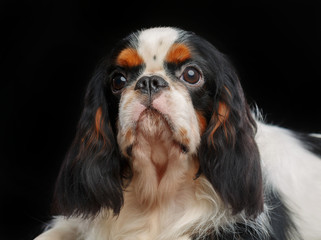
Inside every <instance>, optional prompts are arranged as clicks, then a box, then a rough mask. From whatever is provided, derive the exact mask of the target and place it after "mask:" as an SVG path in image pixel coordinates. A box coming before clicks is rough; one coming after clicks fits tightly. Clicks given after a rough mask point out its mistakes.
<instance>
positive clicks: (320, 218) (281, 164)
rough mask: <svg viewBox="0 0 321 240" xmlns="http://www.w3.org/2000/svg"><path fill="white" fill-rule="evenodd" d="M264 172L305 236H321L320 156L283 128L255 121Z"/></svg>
mask: <svg viewBox="0 0 321 240" xmlns="http://www.w3.org/2000/svg"><path fill="white" fill-rule="evenodd" d="M256 141H257V144H258V147H259V151H260V155H261V159H262V168H263V173H264V174H265V177H266V180H267V181H268V185H270V186H272V187H273V188H274V189H275V190H276V191H277V192H279V193H280V194H281V197H282V198H283V199H284V201H285V202H286V204H287V206H288V207H289V209H290V212H291V213H292V216H291V217H292V218H293V220H294V223H295V224H296V226H297V228H298V230H299V232H300V233H301V234H302V237H303V239H305V240H320V239H321V159H320V158H319V157H317V156H315V155H314V154H312V153H311V152H309V151H308V150H306V149H305V148H304V147H303V146H302V143H301V142H299V140H298V139H296V138H295V137H294V136H293V134H292V133H291V132H290V131H288V130H286V129H283V128H280V127H277V126H271V125H267V124H263V123H261V122H258V133H257V136H256Z"/></svg>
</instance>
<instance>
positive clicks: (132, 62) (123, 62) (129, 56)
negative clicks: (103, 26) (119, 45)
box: [116, 48, 144, 67]
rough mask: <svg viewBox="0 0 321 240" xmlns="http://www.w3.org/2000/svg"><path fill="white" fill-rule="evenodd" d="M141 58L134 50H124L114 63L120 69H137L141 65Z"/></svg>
mask: <svg viewBox="0 0 321 240" xmlns="http://www.w3.org/2000/svg"><path fill="white" fill-rule="evenodd" d="M143 62H144V61H143V59H142V57H141V56H140V55H139V54H138V52H137V51H136V49H134V48H125V49H124V50H122V51H121V52H120V54H119V55H118V57H117V60H116V63H117V65H119V66H122V67H137V66H139V65H141V64H143Z"/></svg>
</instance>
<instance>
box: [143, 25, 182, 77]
mask: <svg viewBox="0 0 321 240" xmlns="http://www.w3.org/2000/svg"><path fill="white" fill-rule="evenodd" d="M177 38H178V32H177V30H175V29H173V28H169V27H166V28H150V29H147V30H144V31H143V32H141V33H140V34H139V38H138V40H139V47H138V53H139V55H140V56H141V57H142V58H143V60H144V62H145V64H146V69H145V73H144V74H155V73H157V72H158V71H161V72H163V70H164V69H163V63H164V58H165V56H166V54H167V52H168V50H169V48H170V47H171V46H172V45H173V43H174V42H175V40H176V39H177Z"/></svg>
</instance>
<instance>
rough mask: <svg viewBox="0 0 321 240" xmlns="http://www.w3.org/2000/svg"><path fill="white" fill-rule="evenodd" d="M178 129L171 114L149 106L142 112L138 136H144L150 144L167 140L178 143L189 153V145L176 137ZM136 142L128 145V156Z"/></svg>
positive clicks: (138, 124) (137, 123)
mask: <svg viewBox="0 0 321 240" xmlns="http://www.w3.org/2000/svg"><path fill="white" fill-rule="evenodd" d="M176 132H177V130H176V128H175V125H174V123H173V121H172V120H171V118H170V116H168V115H166V114H163V113H161V112H160V111H158V110H157V109H155V108H153V107H147V108H146V109H145V110H144V111H142V112H141V114H140V116H139V118H138V120H137V122H136V124H135V135H136V138H141V137H143V138H144V139H145V141H146V142H148V143H149V144H155V145H157V144H160V143H161V142H162V141H164V140H167V141H169V142H172V144H174V145H177V146H178V147H179V148H180V149H181V151H182V152H183V153H188V151H189V150H188V146H187V145H186V144H183V143H181V142H180V141H179V140H177V138H176V137H175V134H176ZM134 145H135V142H134V143H133V144H131V145H130V146H128V147H127V150H126V152H127V154H128V156H131V155H132V149H133V146H134Z"/></svg>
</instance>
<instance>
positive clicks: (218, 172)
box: [56, 28, 263, 215]
mask: <svg viewBox="0 0 321 240" xmlns="http://www.w3.org/2000/svg"><path fill="white" fill-rule="evenodd" d="M254 132H255V122H254V120H253V119H252V117H251V114H250V111H249V107H248V106H247V103H246V101H245V99H244V96H243V91H242V88H241V86H240V83H239V81H238V78H237V76H236V74H235V72H234V70H233V68H232V66H231V65H230V64H229V62H228V61H227V60H226V58H225V57H224V56H223V55H222V54H221V53H220V52H219V51H217V50H216V48H214V47H213V46H212V45H211V44H210V43H209V42H207V41H206V40H204V39H202V38H201V37H199V36H197V35H195V34H193V33H190V32H185V31H183V30H180V29H174V28H152V29H147V30H144V31H139V32H136V33H133V34H131V35H129V36H128V37H127V38H125V39H123V40H122V41H121V42H120V43H119V44H118V45H117V46H116V47H115V48H114V50H113V51H112V53H111V55H110V56H109V57H108V58H107V59H106V60H105V61H104V62H103V63H102V64H101V65H100V67H99V68H98V70H97V71H96V74H95V76H94V77H93V79H92V80H91V81H90V83H89V86H88V90H87V95H86V100H85V109H84V111H83V114H82V117H81V119H80V122H79V126H78V132H77V136H76V138H75V140H74V143H73V145H72V147H71V149H70V151H69V154H68V155H67V158H66V160H65V163H64V165H63V167H62V170H61V173H60V176H59V178H58V182H57V188H56V201H57V205H58V207H59V209H60V210H61V212H62V213H63V214H66V215H71V214H84V215H87V214H94V213H97V212H98V211H99V210H100V209H101V208H102V207H107V208H111V209H112V210H113V211H114V212H115V213H119V211H120V208H121V206H122V204H123V194H122V191H123V187H124V185H123V183H124V179H128V178H131V177H132V176H133V171H134V170H135V169H133V168H135V163H133V159H139V158H140V155H141V154H142V152H144V154H146V151H149V150H147V149H144V147H143V146H144V143H143V142H146V145H147V144H149V145H150V146H155V147H156V148H157V147H158V145H161V146H162V147H164V146H165V147H166V146H170V147H171V148H172V149H175V151H176V152H177V154H181V155H185V156H187V157H186V158H185V159H190V158H191V157H193V158H196V159H197V161H198V165H197V166H198V169H197V171H196V172H197V175H198V176H199V175H200V174H203V175H204V176H205V177H206V178H207V179H208V181H209V182H210V183H211V184H212V186H213V188H214V189H215V190H216V191H217V193H218V194H219V196H220V197H221V198H222V201H223V202H225V203H226V204H227V205H228V207H230V208H231V209H232V211H233V212H234V213H237V212H240V211H243V210H244V211H245V212H246V213H247V214H248V215H255V214H257V213H258V212H260V211H261V210H262V206H263V197H262V186H261V170H260V163H259V154H258V151H257V147H256V145H255V142H254ZM160 142H162V144H160ZM162 147H160V148H162ZM160 152H162V151H161V150H160V151H158V153H160ZM158 165H159V163H157V164H156V165H155V166H156V167H157V166H158ZM139 167H144V164H142V165H140V166H139ZM196 172H195V174H196ZM194 177H195V175H194ZM146 178H148V175H146V176H145V178H143V179H142V181H146V182H148V181H149V179H146ZM173 179H174V180H173V181H175V178H173ZM126 182H128V181H126Z"/></svg>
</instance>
